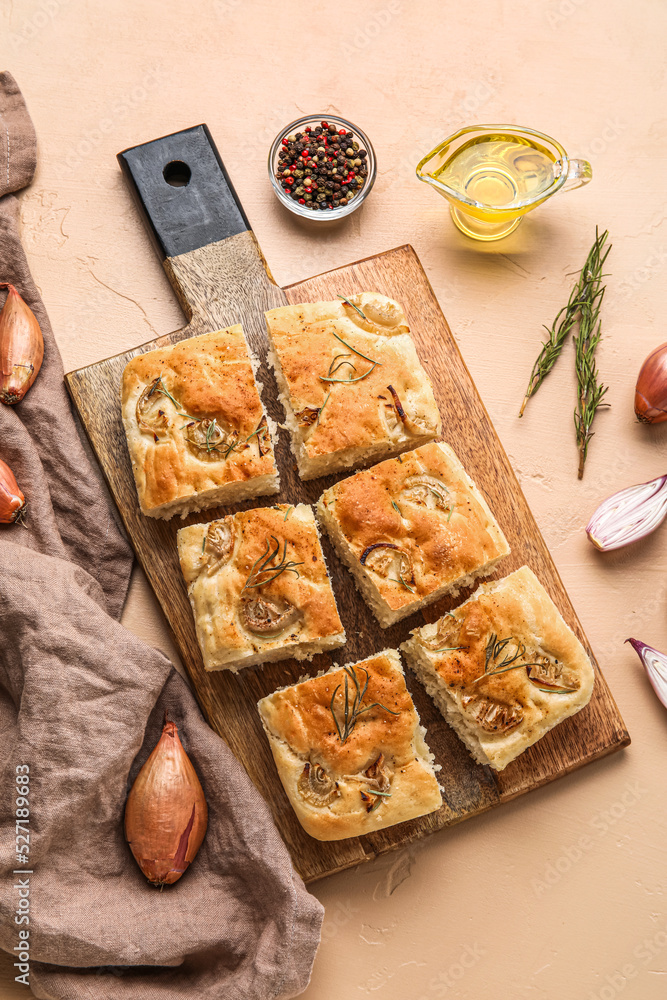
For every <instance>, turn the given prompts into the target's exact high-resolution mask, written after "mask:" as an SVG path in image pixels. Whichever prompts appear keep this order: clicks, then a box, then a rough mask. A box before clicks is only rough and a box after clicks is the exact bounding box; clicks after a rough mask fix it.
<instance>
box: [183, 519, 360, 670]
mask: <svg viewBox="0 0 667 1000" xmlns="http://www.w3.org/2000/svg"><path fill="white" fill-rule="evenodd" d="M178 555H179V559H180V563H181V569H182V571H183V576H184V578H185V582H186V584H187V588H188V596H189V598H190V603H191V605H192V610H193V613H194V619H195V627H196V631H197V640H198V642H199V646H200V649H201V652H202V657H203V660H204V666H205V667H206V669H207V670H233V671H237V670H239V669H241V668H242V667H247V666H252V665H254V664H261V663H264V662H268V661H271V660H280V659H285V658H286V657H290V656H295V657H296V658H297V659H306V658H307V659H310V657H311V656H312V655H313V654H314V653H318V652H321V651H323V650H326V649H335V648H336V647H338V646H341V645H342V644H343V643H344V642H345V632H344V630H343V626H342V624H341V621H340V618H339V617H338V610H337V608H336V600H335V598H334V595H333V591H332V589H331V583H330V581H329V577H328V574H327V568H326V564H325V561H324V555H323V553H322V548H321V546H320V540H319V536H318V533H317V525H316V523H315V518H314V516H313V511H312V509H311V508H310V507H309V506H308V505H307V504H298V505H297V506H296V507H295V506H292V505H288V504H277V505H276V506H274V507H259V508H256V509H254V510H247V511H240V512H238V513H236V514H230V515H228V516H227V517H224V518H221V519H220V520H218V521H211V522H210V523H209V524H192V525H189V526H188V527H186V528H181V530H180V531H179V532H178Z"/></svg>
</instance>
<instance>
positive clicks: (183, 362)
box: [121, 325, 280, 519]
mask: <svg viewBox="0 0 667 1000" xmlns="http://www.w3.org/2000/svg"><path fill="white" fill-rule="evenodd" d="M253 369H254V360H253V359H252V358H251V356H250V353H249V350H248V346H247V344H246V341H245V337H244V336H243V331H242V329H241V326H240V325H236V326H231V327H229V328H228V329H226V330H217V331H216V332H215V333H205V334H204V335H203V336H201V337H191V338H189V339H188V340H182V341H180V343H178V344H174V345H173V346H170V347H161V348H159V349H158V350H155V351H148V352H147V353H146V354H139V355H137V356H136V357H135V358H132V360H131V361H130V362H129V363H128V364H127V366H126V367H125V370H124V372H123V378H122V386H121V405H122V412H123V424H124V426H125V434H126V435H127V444H128V448H129V451H130V459H131V461H132V470H133V472H134V479H135V482H136V485H137V493H138V494H139V504H140V506H141V510H142V512H143V513H144V514H147V515H148V516H149V517H159V518H165V519H168V518H170V517H172V516H173V515H174V514H180V515H181V516H183V517H185V515H186V514H188V513H190V512H192V511H197V510H203V509H204V508H206V507H215V506H218V505H219V504H229V503H235V502H237V501H239V500H247V499H252V498H254V497H257V496H262V495H265V494H268V493H277V492H278V489H279V486H280V482H279V478H278V470H277V468H276V463H275V458H274V455H273V443H272V440H271V431H270V428H269V420H268V418H267V415H266V413H265V412H264V409H263V407H262V402H261V400H260V397H259V391H258V388H257V383H256V381H255V375H254V370H253Z"/></svg>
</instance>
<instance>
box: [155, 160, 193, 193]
mask: <svg viewBox="0 0 667 1000" xmlns="http://www.w3.org/2000/svg"><path fill="white" fill-rule="evenodd" d="M162 176H163V177H164V179H165V180H166V182H167V184H170V185H171V186H172V187H187V185H188V184H189V183H190V178H191V177H192V171H191V170H190V167H189V166H188V165H187V163H183V161H182V160H172V161H171V163H168V164H167V166H166V167H165V168H164V170H163V171H162Z"/></svg>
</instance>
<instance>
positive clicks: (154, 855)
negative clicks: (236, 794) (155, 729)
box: [125, 721, 208, 887]
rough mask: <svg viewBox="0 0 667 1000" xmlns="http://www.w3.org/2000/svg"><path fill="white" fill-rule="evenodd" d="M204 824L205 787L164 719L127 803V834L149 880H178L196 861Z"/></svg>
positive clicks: (174, 730)
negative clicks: (160, 730) (159, 733)
mask: <svg viewBox="0 0 667 1000" xmlns="http://www.w3.org/2000/svg"><path fill="white" fill-rule="evenodd" d="M207 823H208V808H207V806H206V799H205V797H204V790H203V789H202V786H201V784H200V782H199V778H198V777H197V774H196V772H195V769H194V767H193V766H192V764H191V762H190V758H189V757H188V755H187V754H186V752H185V750H184V749H183V746H182V744H181V741H180V739H179V737H178V729H177V728H176V724H175V723H174V722H167V721H165V724H164V728H163V730H162V736H161V737H160V740H159V742H158V744H157V746H156V747H155V749H154V750H153V752H152V753H151V755H150V757H149V758H148V760H147V761H146V763H145V764H144V766H143V767H142V769H141V770H140V771H139V774H138V775H137V778H136V780H135V782H134V784H133V786H132V789H131V790H130V794H129V795H128V798H127V804H126V806H125V838H126V840H127V841H128V843H129V845H130V850H131V851H132V853H133V855H134V857H135V860H136V862H137V864H138V865H139V867H140V868H141V870H142V872H143V873H144V875H145V876H146V878H147V879H148V881H149V882H152V883H153V885H159V886H160V887H162V886H164V885H171V884H172V883H173V882H176V881H177V880H178V879H179V878H180V877H181V875H182V874H183V872H184V871H185V870H186V868H187V867H188V865H189V864H190V863H191V862H192V861H193V860H194V858H195V855H196V854H197V851H198V850H199V848H200V846H201V842H202V840H203V839H204V834H205V833H206V826H207Z"/></svg>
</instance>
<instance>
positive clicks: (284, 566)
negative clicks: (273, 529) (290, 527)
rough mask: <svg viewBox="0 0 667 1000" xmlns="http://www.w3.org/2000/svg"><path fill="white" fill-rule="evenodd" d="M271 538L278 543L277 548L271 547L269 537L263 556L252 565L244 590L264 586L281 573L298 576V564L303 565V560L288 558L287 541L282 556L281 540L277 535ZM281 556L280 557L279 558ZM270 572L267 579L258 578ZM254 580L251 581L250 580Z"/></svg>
mask: <svg viewBox="0 0 667 1000" xmlns="http://www.w3.org/2000/svg"><path fill="white" fill-rule="evenodd" d="M271 538H272V539H273V541H274V542H275V543H276V547H275V549H272V548H271V543H270V541H269V539H268V538H267V539H266V549H265V550H264V552H262V554H261V556H260V557H259V558H258V559H256V560H255V562H254V563H253V565H252V569H251V570H250V573H249V575H248V579H247V580H246V582H245V584H244V585H243V589H244V590H253V589H254V588H255V587H264V586H265V585H266V584H267V583H271V582H272V581H273V580H275V579H276V578H277V577H279V576H280V574H281V573H295V574H296V576H297V577H298V576H299V575H300V574H299V571H298V569H296V567H297V566H303V562H294V561H293V560H291V559H289V560H288V559H287V558H286V556H287V542H285V543H284V545H283V554H282V556H280V542H279V541H278V539H277V538H276V536H275V535H271ZM279 556H280V558H278V557H279ZM276 558H278V562H277V563H276V564H275V565H271V563H273V560H274V559H276ZM266 573H269V574H273V575H272V576H269V577H268V578H267V579H266V580H260V579H258V578H259V577H260V576H264V574H266ZM251 580H253V581H254V582H253V583H251V582H250V581H251Z"/></svg>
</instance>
